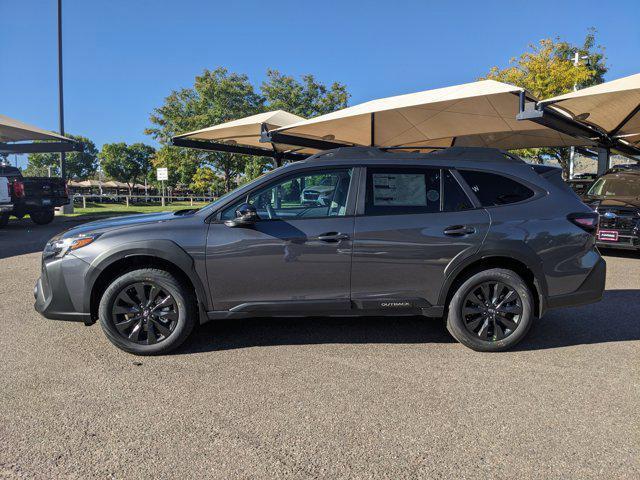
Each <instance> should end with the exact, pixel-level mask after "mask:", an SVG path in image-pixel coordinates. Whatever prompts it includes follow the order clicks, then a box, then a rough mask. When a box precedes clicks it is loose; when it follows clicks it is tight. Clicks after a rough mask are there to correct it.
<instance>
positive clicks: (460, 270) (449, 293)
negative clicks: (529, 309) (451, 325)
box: [438, 254, 545, 317]
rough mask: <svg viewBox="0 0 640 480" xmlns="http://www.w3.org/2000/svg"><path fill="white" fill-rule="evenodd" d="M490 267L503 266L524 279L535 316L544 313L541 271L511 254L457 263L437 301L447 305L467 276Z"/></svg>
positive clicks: (484, 256) (543, 288) (485, 256)
mask: <svg viewBox="0 0 640 480" xmlns="http://www.w3.org/2000/svg"><path fill="white" fill-rule="evenodd" d="M490 268H503V269H506V270H512V271H513V272H515V273H517V274H518V275H519V276H520V277H521V278H522V279H523V280H524V282H525V283H526V284H527V287H529V289H530V290H531V292H532V294H533V295H532V296H533V301H534V314H535V316H536V317H540V316H541V315H542V314H543V313H544V310H545V301H544V292H545V286H544V283H543V282H544V280H543V278H544V277H541V273H538V274H536V272H534V270H533V269H532V268H531V267H530V266H529V264H528V262H526V260H525V259H522V258H518V256H512V255H511V254H510V255H509V256H505V255H490V256H487V255H483V256H481V257H476V258H474V259H471V260H470V261H468V262H466V263H465V264H464V265H459V266H458V267H457V268H455V269H454V270H453V271H452V272H451V273H450V275H448V276H447V279H446V280H445V283H444V285H443V287H442V290H441V291H440V298H439V302H438V303H439V304H441V305H444V306H445V307H447V306H448V305H449V302H450V301H451V297H453V295H454V293H455V291H456V289H457V288H458V287H459V286H460V285H462V283H463V282H464V281H465V280H466V279H467V278H469V277H470V276H472V275H473V274H475V273H478V272H480V271H483V270H488V269H490Z"/></svg>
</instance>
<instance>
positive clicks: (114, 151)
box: [100, 142, 155, 193]
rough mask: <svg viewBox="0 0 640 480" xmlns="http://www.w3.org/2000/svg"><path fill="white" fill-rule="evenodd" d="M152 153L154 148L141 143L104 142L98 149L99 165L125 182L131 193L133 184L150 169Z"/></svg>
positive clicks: (110, 174)
mask: <svg viewBox="0 0 640 480" xmlns="http://www.w3.org/2000/svg"><path fill="white" fill-rule="evenodd" d="M154 154H155V149H154V148H153V147H151V146H149V145H145V144H143V143H134V144H132V145H127V144H126V143H124V142H118V143H105V144H104V145H103V146H102V150H101V151H100V165H101V167H102V170H103V171H104V172H105V173H106V174H107V175H108V176H109V177H111V178H113V179H114V180H117V181H119V182H124V183H126V184H127V187H128V188H129V193H131V188H132V187H133V185H134V184H135V183H136V182H137V181H138V180H139V179H142V178H144V177H146V176H147V175H148V173H149V171H150V170H151V165H152V158H153V156H154Z"/></svg>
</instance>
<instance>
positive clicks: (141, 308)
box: [99, 268, 196, 355]
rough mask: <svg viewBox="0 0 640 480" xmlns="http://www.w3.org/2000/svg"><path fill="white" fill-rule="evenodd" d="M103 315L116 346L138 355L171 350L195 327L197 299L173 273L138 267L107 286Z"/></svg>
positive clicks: (101, 315) (104, 324)
mask: <svg viewBox="0 0 640 480" xmlns="http://www.w3.org/2000/svg"><path fill="white" fill-rule="evenodd" d="M99 318H100V325H101V326H102V329H103V330H104V333H105V334H106V336H107V338H108V339H109V340H110V341H111V343H113V344H114V345H115V346H116V347H118V348H120V349H122V350H125V351H127V352H130V353H134V354H137V355H156V354H161V353H167V352H169V351H171V350H173V349H174V348H177V347H178V346H179V345H181V344H182V343H183V342H184V341H185V339H186V338H187V337H188V336H189V334H190V333H191V331H192V330H193V327H194V325H195V320H196V308H195V299H194V298H193V294H192V293H191V292H190V291H189V289H188V288H186V287H185V285H184V284H183V283H182V282H180V280H179V279H178V278H176V277H175V276H173V275H171V274H170V273H169V272H166V271H164V270H158V269H151V268H149V269H140V270H134V271H131V272H128V273H125V274H124V275H122V276H120V277H118V278H117V279H115V281H114V282H113V283H112V284H111V285H109V286H108V287H107V289H106V290H105V292H104V294H103V295H102V298H101V300H100V307H99Z"/></svg>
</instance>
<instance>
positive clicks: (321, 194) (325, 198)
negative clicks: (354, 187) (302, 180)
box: [300, 177, 336, 206]
mask: <svg viewBox="0 0 640 480" xmlns="http://www.w3.org/2000/svg"><path fill="white" fill-rule="evenodd" d="M333 181H334V180H333V179H332V178H331V177H327V178H325V179H322V181H321V182H320V183H319V184H318V185H313V186H310V187H307V188H305V189H304V190H302V194H301V195H300V203H302V204H303V205H322V206H324V205H329V203H330V202H331V197H333V191H334V190H335V189H336V186H335V185H334V184H333V183H332V182H333Z"/></svg>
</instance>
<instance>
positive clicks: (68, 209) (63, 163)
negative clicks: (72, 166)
mask: <svg viewBox="0 0 640 480" xmlns="http://www.w3.org/2000/svg"><path fill="white" fill-rule="evenodd" d="M63 91H64V88H63V82H62V0H58V102H59V108H58V110H59V114H60V135H62V136H64V93H63ZM60 177H61V178H62V179H63V180H65V181H66V180H67V154H66V153H65V152H60ZM61 210H62V213H73V202H69V204H68V205H63V206H62V208H61Z"/></svg>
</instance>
